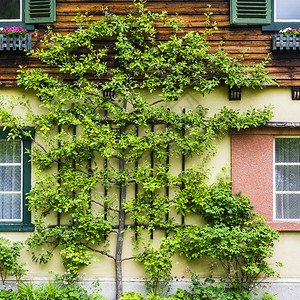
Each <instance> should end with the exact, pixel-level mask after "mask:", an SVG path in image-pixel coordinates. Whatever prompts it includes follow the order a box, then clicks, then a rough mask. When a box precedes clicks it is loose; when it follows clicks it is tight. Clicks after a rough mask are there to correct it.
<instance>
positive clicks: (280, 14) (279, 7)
mask: <svg viewBox="0 0 300 300" xmlns="http://www.w3.org/2000/svg"><path fill="white" fill-rule="evenodd" d="M275 7H276V10H275V21H289V20H300V6H299V0H275Z"/></svg>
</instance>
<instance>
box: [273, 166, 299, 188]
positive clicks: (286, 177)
mask: <svg viewBox="0 0 300 300" xmlns="http://www.w3.org/2000/svg"><path fill="white" fill-rule="evenodd" d="M275 172H276V191H300V166H276V167H275Z"/></svg>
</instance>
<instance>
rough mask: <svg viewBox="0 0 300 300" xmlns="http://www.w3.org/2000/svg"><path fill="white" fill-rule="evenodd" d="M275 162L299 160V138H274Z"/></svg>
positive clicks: (294, 161) (295, 161)
mask: <svg viewBox="0 0 300 300" xmlns="http://www.w3.org/2000/svg"><path fill="white" fill-rule="evenodd" d="M275 162H277V163H278V162H287V163H297V162H300V139H299V138H286V139H276V140H275Z"/></svg>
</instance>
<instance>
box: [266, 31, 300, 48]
mask: <svg viewBox="0 0 300 300" xmlns="http://www.w3.org/2000/svg"><path fill="white" fill-rule="evenodd" d="M272 50H300V35H298V34H274V35H273V38H272Z"/></svg>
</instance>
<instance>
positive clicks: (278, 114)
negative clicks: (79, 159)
mask: <svg viewBox="0 0 300 300" xmlns="http://www.w3.org/2000/svg"><path fill="white" fill-rule="evenodd" d="M0 94H2V95H4V96H6V95H13V96H16V97H22V95H23V94H25V98H26V99H29V100H30V103H31V106H32V107H33V109H34V111H35V112H38V111H39V110H40V108H39V100H38V98H37V97H36V96H35V95H34V93H33V92H32V91H24V90H22V89H16V88H15V89H0ZM148 97H149V98H150V99H155V98H156V95H155V94H154V95H148ZM199 104H201V105H203V106H205V107H208V108H209V114H213V113H214V112H216V111H217V110H219V109H220V108H222V107H223V106H227V107H229V108H232V109H239V110H241V111H245V110H246V109H248V108H249V107H250V106H252V107H257V108H262V107H263V106H264V105H269V104H272V105H273V106H274V109H273V111H274V118H273V119H272V121H282V122H283V121H289V122H300V114H299V112H300V101H292V100H291V90H290V88H277V87H272V88H271V87H270V88H265V89H263V90H253V89H243V90H242V100H241V101H229V100H228V89H227V88H225V87H221V88H217V89H216V91H215V92H213V93H211V94H209V95H206V96H202V95H199V94H193V93H191V92H190V91H187V92H185V93H184V94H183V95H182V97H181V99H180V100H179V101H177V102H174V103H172V104H171V110H176V111H178V112H180V111H182V109H183V108H185V109H187V110H189V109H194V108H195V107H196V106H197V105H199ZM17 111H18V113H20V114H24V113H25V111H24V110H17ZM230 155H231V151H230V137H229V135H226V136H225V137H224V138H223V140H222V141H221V142H220V145H219V151H218V153H217V154H216V155H215V157H214V158H213V160H212V161H211V162H210V163H209V165H208V167H209V168H210V169H211V178H212V180H214V179H215V178H216V176H217V174H218V173H220V172H221V168H222V167H224V166H225V167H228V174H230ZM187 163H188V164H192V163H194V161H188V162H187ZM33 175H34V170H33ZM33 178H34V176H33ZM186 220H187V222H191V223H192V222H193V221H194V219H193V218H190V216H187V219H186ZM1 235H2V236H4V237H7V238H10V239H11V240H25V239H26V238H27V237H28V236H29V233H17V232H2V233H1ZM127 235H129V233H128V234H127ZM280 236H281V241H280V242H279V243H276V245H275V255H274V258H272V260H271V261H272V262H275V261H281V262H282V263H283V264H284V267H283V268H281V269H280V270H279V271H280V274H281V276H282V277H284V278H288V277H292V278H299V281H300V260H299V254H300V233H297V232H282V233H281V234H280ZM159 239H160V234H157V235H156V236H155V240H154V243H157V242H158V240H159ZM113 246H114V242H113V243H112V247H111V249H112V251H113ZM124 252H125V253H124V254H125V256H130V255H131V254H132V250H131V246H130V245H125V247H124ZM99 259H100V260H101V262H100V263H99V262H94V263H92V264H91V265H90V266H88V267H85V268H83V270H82V272H86V273H87V276H88V277H94V276H97V277H100V278H104V277H105V278H113V277H114V268H113V262H112V261H111V260H109V259H107V258H103V257H99ZM22 260H24V261H25V262H26V263H27V264H28V266H29V267H28V269H29V273H28V277H36V278H37V277H47V276H49V274H48V271H54V272H56V273H62V272H63V266H62V263H61V261H60V258H59V255H58V253H57V254H56V255H55V257H54V259H53V260H52V261H51V263H49V264H48V265H46V266H42V265H38V264H36V263H32V262H31V260H30V255H29V253H26V251H24V252H23V255H22ZM174 261H176V262H178V263H177V264H175V265H174V268H173V274H174V275H177V276H178V275H184V276H186V273H185V271H184V270H185V268H186V267H187V266H190V267H192V269H193V271H195V272H198V273H200V274H201V275H203V276H205V275H206V274H207V272H208V267H207V260H206V259H203V260H202V261H195V262H193V263H191V262H187V261H186V260H184V259H182V258H180V257H177V256H176V257H175V258H174ZM123 267H124V278H125V279H126V278H140V277H144V276H145V275H144V271H143V268H142V266H141V265H138V264H137V263H134V262H130V261H127V262H124V266H123Z"/></svg>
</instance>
